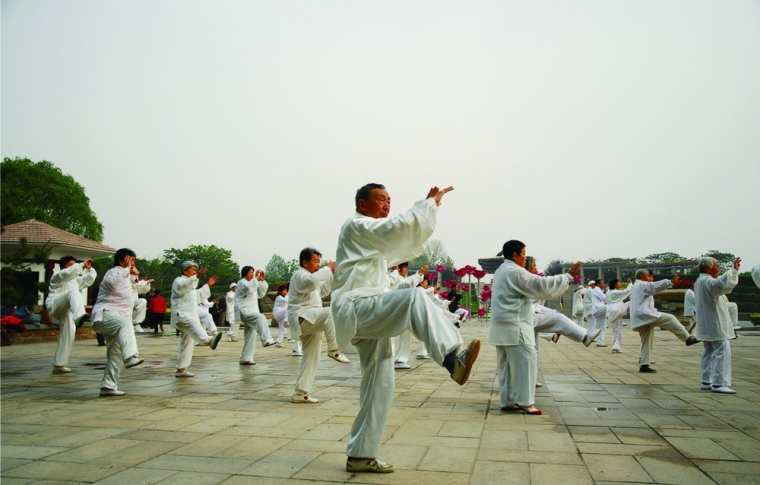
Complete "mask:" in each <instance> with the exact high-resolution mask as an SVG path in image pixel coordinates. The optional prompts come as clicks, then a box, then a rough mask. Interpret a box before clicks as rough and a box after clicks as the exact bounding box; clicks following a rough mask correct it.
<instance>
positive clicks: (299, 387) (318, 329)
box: [295, 308, 338, 396]
mask: <svg viewBox="0 0 760 485" xmlns="http://www.w3.org/2000/svg"><path fill="white" fill-rule="evenodd" d="M298 320H299V325H300V326H301V342H302V343H303V359H301V369H300V371H299V373H298V378H296V392H295V393H296V395H299V396H308V395H309V394H311V391H313V390H314V381H315V380H316V378H317V367H318V366H319V354H320V351H321V350H322V334H323V333H324V334H325V340H326V342H327V351H328V352H330V353H335V352H337V351H338V342H337V341H336V340H335V323H333V319H332V314H331V313H330V309H329V308H323V309H322V311H321V312H320V315H319V317H318V318H315V321H314V322H313V323H312V322H308V321H306V320H304V319H302V318H299V319H298Z"/></svg>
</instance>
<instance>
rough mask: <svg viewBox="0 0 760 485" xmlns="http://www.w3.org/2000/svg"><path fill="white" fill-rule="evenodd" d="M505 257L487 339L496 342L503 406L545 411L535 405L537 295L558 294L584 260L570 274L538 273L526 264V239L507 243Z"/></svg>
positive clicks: (533, 412)
mask: <svg viewBox="0 0 760 485" xmlns="http://www.w3.org/2000/svg"><path fill="white" fill-rule="evenodd" d="M502 254H503V255H504V258H505V260H504V263H503V264H502V265H501V266H499V269H497V270H496V273H495V274H494V277H493V284H492V293H493V296H492V297H491V301H492V302H491V322H490V330H489V333H488V343H490V344H491V345H494V346H495V347H496V359H497V361H496V366H497V373H498V375H497V377H498V381H499V388H500V389H501V409H502V410H504V411H521V412H524V413H526V414H530V415H540V414H542V412H541V410H540V409H538V408H537V407H536V406H535V395H536V377H537V375H536V374H537V371H538V369H537V364H536V341H535V334H534V318H535V315H534V313H535V310H534V307H533V301H534V300H548V299H551V298H558V297H559V296H561V295H562V294H563V293H564V292H565V291H567V289H568V288H569V287H570V284H571V283H572V282H573V278H574V277H575V276H576V275H578V274H580V267H581V265H580V263H575V264H574V265H573V266H572V267H571V268H570V273H569V274H561V275H557V276H544V277H541V276H538V275H535V274H532V273H530V272H529V271H528V270H527V269H525V262H526V258H527V256H526V253H525V244H524V243H522V242H521V241H517V240H514V239H513V240H510V241H507V242H506V243H504V247H503V253H502Z"/></svg>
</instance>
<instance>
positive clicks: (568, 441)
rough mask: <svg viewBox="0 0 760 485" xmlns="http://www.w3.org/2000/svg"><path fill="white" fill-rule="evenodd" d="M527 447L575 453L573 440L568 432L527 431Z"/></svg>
mask: <svg viewBox="0 0 760 485" xmlns="http://www.w3.org/2000/svg"><path fill="white" fill-rule="evenodd" d="M528 449H530V450H531V451H560V452H564V453H575V452H576V451H577V448H576V446H575V442H574V441H573V439H572V438H571V437H570V435H569V434H568V433H557V432H544V431H528Z"/></svg>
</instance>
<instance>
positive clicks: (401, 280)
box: [388, 262, 427, 369]
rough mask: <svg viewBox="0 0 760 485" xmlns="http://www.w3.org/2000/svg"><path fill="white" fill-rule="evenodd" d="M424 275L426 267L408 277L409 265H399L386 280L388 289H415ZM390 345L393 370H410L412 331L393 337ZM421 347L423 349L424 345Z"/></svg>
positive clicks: (406, 263) (405, 263)
mask: <svg viewBox="0 0 760 485" xmlns="http://www.w3.org/2000/svg"><path fill="white" fill-rule="evenodd" d="M426 273H427V267H426V266H422V267H420V269H419V270H418V271H417V272H416V273H414V274H413V275H411V276H410V275H409V263H408V262H404V263H400V264H399V265H398V267H397V268H396V269H395V270H393V271H391V273H390V275H389V278H388V279H389V280H390V282H391V284H390V289H392V290H400V289H403V288H416V287H417V286H418V285H419V284H420V283H422V280H423V279H424V278H425V274H426ZM391 344H392V345H393V367H394V368H395V369H411V368H412V366H411V365H410V364H409V354H410V353H411V350H412V331H411V330H407V331H406V332H404V333H402V334H401V335H399V336H398V337H393V339H392V340H391ZM422 345H423V347H424V343H423V344H422ZM426 354H427V349H425V353H424V354H423V355H426ZM423 358H424V357H423Z"/></svg>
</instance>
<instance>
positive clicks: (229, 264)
mask: <svg viewBox="0 0 760 485" xmlns="http://www.w3.org/2000/svg"><path fill="white" fill-rule="evenodd" d="M162 260H163V263H165V265H162V264H157V263H151V265H152V267H153V268H156V269H159V270H160V275H161V278H162V281H163V279H164V278H166V279H169V278H171V279H170V281H171V280H173V279H174V278H176V277H177V276H179V275H180V273H181V272H182V262H183V261H187V260H191V261H195V262H196V263H198V265H199V266H201V267H205V268H206V274H207V275H209V276H211V275H216V276H217V277H218V278H219V282H218V284H217V287H219V288H224V289H225V291H226V285H228V284H230V283H231V282H233V281H237V280H238V279H240V273H239V269H238V264H237V263H236V262H235V261H234V260H233V259H232V251H230V250H229V249H224V248H220V247H218V246H215V245H213V244H196V245H193V246H188V247H186V248H183V249H176V248H171V249H166V250H164V254H163V258H162ZM138 269H140V267H139V266H138ZM141 273H142V271H141ZM145 273H146V277H148V278H155V275H150V274H148V273H149V270H147V269H146V271H145ZM171 275H173V276H171ZM215 288H216V287H215ZM216 292H218V290H217V291H215V293H216Z"/></svg>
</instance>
